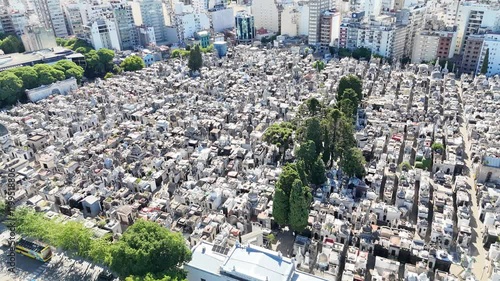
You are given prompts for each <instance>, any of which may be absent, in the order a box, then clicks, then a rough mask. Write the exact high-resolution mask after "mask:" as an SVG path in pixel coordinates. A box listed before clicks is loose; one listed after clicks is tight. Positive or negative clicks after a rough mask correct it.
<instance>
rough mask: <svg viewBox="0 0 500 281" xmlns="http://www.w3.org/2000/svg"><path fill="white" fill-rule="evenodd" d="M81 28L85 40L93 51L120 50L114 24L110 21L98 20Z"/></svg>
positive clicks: (105, 19)
mask: <svg viewBox="0 0 500 281" xmlns="http://www.w3.org/2000/svg"><path fill="white" fill-rule="evenodd" d="M83 28H84V33H85V39H86V40H87V41H88V42H90V43H91V44H92V46H93V47H94V49H96V50H99V49H102V48H106V49H114V50H121V46H120V37H119V35H118V30H117V28H116V23H115V22H114V21H113V20H112V19H107V18H100V19H97V20H94V21H92V22H91V23H89V24H88V25H85V26H84V27H83Z"/></svg>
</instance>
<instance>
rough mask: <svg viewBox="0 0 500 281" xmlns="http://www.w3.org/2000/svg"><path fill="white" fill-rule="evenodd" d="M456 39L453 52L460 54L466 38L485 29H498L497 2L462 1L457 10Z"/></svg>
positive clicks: (499, 11)
mask: <svg viewBox="0 0 500 281" xmlns="http://www.w3.org/2000/svg"><path fill="white" fill-rule="evenodd" d="M455 23H456V24H457V41H456V45H455V54H457V55H459V54H462V53H463V51H464V48H465V43H466V41H467V38H468V37H469V36H470V35H473V34H479V33H482V32H484V31H485V30H487V29H489V30H493V31H499V30H498V29H499V28H500V6H499V5H498V4H479V3H474V2H462V3H460V6H459V7H458V10H457V15H456V21H455Z"/></svg>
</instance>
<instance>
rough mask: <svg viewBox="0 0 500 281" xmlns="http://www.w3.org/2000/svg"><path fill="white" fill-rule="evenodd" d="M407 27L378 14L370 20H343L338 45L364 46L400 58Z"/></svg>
mask: <svg viewBox="0 0 500 281" xmlns="http://www.w3.org/2000/svg"><path fill="white" fill-rule="evenodd" d="M356 17H357V16H356ZM406 36H407V27H406V26H404V25H401V24H399V23H397V22H396V18H395V17H392V16H379V17H377V18H375V19H373V20H370V21H361V20H354V19H352V18H351V19H347V20H344V21H343V23H342V24H341V26H340V35H339V47H340V48H348V49H354V48H360V47H365V48H368V49H370V50H371V51H372V53H373V54H377V55H380V56H383V57H387V58H392V59H401V58H402V57H403V54H404V48H405V39H406Z"/></svg>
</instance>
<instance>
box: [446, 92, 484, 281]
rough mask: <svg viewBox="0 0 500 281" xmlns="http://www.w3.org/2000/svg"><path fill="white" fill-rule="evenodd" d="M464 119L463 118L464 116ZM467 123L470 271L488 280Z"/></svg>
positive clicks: (463, 127)
mask: <svg viewBox="0 0 500 281" xmlns="http://www.w3.org/2000/svg"><path fill="white" fill-rule="evenodd" d="M459 91H460V95H462V91H461V87H459ZM464 120H465V118H464ZM466 125H467V124H466V123H465V122H462V124H461V126H460V133H461V134H462V136H463V140H464V145H465V153H466V155H467V156H466V159H465V161H464V162H465V165H466V166H467V167H468V169H470V170H471V172H470V173H469V175H468V177H467V184H469V185H470V186H471V189H470V195H471V201H472V217H471V225H470V226H471V228H472V244H471V246H470V247H469V249H468V250H469V253H468V254H469V255H471V256H472V257H474V258H475V263H474V265H473V267H472V273H473V274H474V275H475V276H476V278H477V280H481V281H483V280H488V276H489V268H490V267H489V266H488V267H487V265H489V263H490V261H489V260H487V255H488V251H486V250H485V249H484V248H483V244H482V233H483V230H484V225H483V223H482V222H481V221H480V220H479V206H478V203H477V202H478V201H477V196H476V187H475V183H474V179H473V174H472V167H473V164H472V160H471V157H470V152H471V151H470V147H471V142H470V140H469V135H468V134H467V126H466ZM450 271H451V273H453V274H455V275H458V274H460V273H461V272H462V271H463V268H462V267H461V266H457V265H453V266H452V267H451V269H450Z"/></svg>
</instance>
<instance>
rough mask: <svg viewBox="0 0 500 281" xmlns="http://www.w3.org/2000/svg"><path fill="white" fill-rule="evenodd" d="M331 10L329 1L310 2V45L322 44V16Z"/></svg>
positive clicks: (311, 0)
mask: <svg viewBox="0 0 500 281" xmlns="http://www.w3.org/2000/svg"><path fill="white" fill-rule="evenodd" d="M329 8H330V1H329V0H310V1H309V38H308V41H309V45H316V44H319V43H320V41H321V40H320V39H321V38H320V36H321V35H320V32H321V14H322V13H323V12H324V11H326V10H328V9H329Z"/></svg>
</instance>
